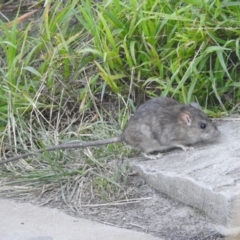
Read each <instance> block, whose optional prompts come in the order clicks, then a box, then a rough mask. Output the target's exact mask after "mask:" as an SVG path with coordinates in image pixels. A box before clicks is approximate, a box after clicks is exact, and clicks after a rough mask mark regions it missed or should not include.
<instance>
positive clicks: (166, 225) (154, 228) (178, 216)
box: [65, 176, 224, 240]
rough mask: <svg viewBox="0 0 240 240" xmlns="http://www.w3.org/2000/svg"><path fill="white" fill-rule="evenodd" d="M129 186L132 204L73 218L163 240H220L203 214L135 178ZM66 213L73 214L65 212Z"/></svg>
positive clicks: (83, 212) (96, 209)
mask: <svg viewBox="0 0 240 240" xmlns="http://www.w3.org/2000/svg"><path fill="white" fill-rule="evenodd" d="M129 184H134V185H135V186H136V187H137V189H138V192H137V194H136V196H138V198H137V200H136V202H132V201H130V202H129V203H125V204H116V205H106V206H96V207H84V208H82V210H81V211H79V212H78V213H76V214H75V216H76V215H77V216H79V217H83V218H88V219H91V220H95V221H98V222H101V223H105V224H109V225H112V226H116V227H121V228H127V229H134V230H136V231H141V232H145V233H148V234H151V235H153V236H156V237H159V238H161V239H164V240H204V239H206V240H207V239H208V240H210V239H212V240H213V239H214V240H220V239H224V237H223V236H221V235H220V234H219V233H217V232H216V231H215V230H214V226H213V223H212V220H211V219H210V218H209V217H208V216H206V215H205V214H204V213H203V212H200V211H198V210H197V209H193V208H191V207H189V206H186V205H184V204H183V203H180V202H178V201H176V200H173V199H171V198H170V197H168V196H166V195H164V194H161V193H159V192H156V191H155V190H154V189H152V188H150V187H149V186H148V185H147V184H146V183H145V182H144V181H143V180H142V179H141V178H140V177H139V176H131V177H130V182H129ZM65 210H67V209H66V208H65ZM67 212H68V213H69V214H71V215H72V214H73V213H72V212H70V211H69V209H68V210H67Z"/></svg>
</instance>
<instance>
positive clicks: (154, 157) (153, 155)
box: [142, 153, 163, 160]
mask: <svg viewBox="0 0 240 240" xmlns="http://www.w3.org/2000/svg"><path fill="white" fill-rule="evenodd" d="M142 155H143V156H144V157H145V158H147V159H151V160H156V159H159V158H161V157H162V156H163V155H162V154H161V153H158V154H151V153H142Z"/></svg>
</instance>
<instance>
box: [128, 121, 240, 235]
mask: <svg viewBox="0 0 240 240" xmlns="http://www.w3.org/2000/svg"><path fill="white" fill-rule="evenodd" d="M239 120H240V118H238V119H235V120H229V121H219V122H217V124H218V125H219V130H220V131H221V133H222V135H221V137H220V138H219V139H218V141H217V142H216V143H211V144H210V143H209V144H199V145H197V146H195V149H194V150H192V151H189V152H184V151H182V150H176V151H172V152H169V153H165V154H164V156H163V157H162V158H161V159H159V160H146V161H134V162H132V163H131V164H132V166H133V168H134V169H135V170H136V171H137V172H138V173H139V174H140V175H141V176H142V177H143V178H144V179H145V180H146V182H147V183H148V184H149V185H150V186H152V187H154V188H155V189H157V190H158V191H160V192H162V193H166V194H167V195H169V196H171V197H172V198H174V199H177V200H179V201H181V202H183V203H185V204H187V205H190V206H192V207H195V208H198V209H200V210H202V211H204V212H205V213H206V214H207V215H208V216H210V217H211V218H212V219H213V221H214V222H215V223H216V226H217V228H218V230H219V231H220V232H221V233H223V234H232V233H237V232H240V121H239ZM239 239H240V238H239Z"/></svg>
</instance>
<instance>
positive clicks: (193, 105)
mask: <svg viewBox="0 0 240 240" xmlns="http://www.w3.org/2000/svg"><path fill="white" fill-rule="evenodd" d="M189 105H190V106H192V107H194V108H196V109H199V110H202V109H201V107H200V106H199V104H198V103H196V102H191V103H190V104H189Z"/></svg>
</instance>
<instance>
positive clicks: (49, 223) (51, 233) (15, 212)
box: [0, 199, 159, 240]
mask: <svg viewBox="0 0 240 240" xmlns="http://www.w3.org/2000/svg"><path fill="white" fill-rule="evenodd" d="M112 239H114V240H123V239H124V240H134V239H136V240H159V238H155V237H153V236H150V235H147V234H144V233H140V232H135V231H131V230H127V229H120V228H116V227H112V226H108V225H104V224H100V223H96V222H92V221H90V220H86V219H80V218H75V217H71V216H69V215H66V214H64V213H62V212H60V211H59V210H57V209H50V208H46V207H38V206H33V205H31V204H29V203H17V202H14V201H11V200H4V199H0V240H112Z"/></svg>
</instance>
